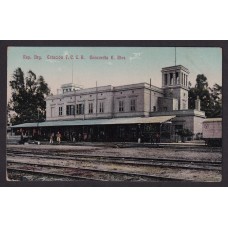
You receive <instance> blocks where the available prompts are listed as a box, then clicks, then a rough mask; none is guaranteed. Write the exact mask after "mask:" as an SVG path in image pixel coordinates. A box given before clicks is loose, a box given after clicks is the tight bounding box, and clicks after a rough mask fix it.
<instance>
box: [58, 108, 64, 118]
mask: <svg viewBox="0 0 228 228" xmlns="http://www.w3.org/2000/svg"><path fill="white" fill-rule="evenodd" d="M62 115H63V107H59V116H62Z"/></svg>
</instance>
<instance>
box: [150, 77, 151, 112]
mask: <svg viewBox="0 0 228 228" xmlns="http://www.w3.org/2000/svg"><path fill="white" fill-rule="evenodd" d="M150 113H151V78H150Z"/></svg>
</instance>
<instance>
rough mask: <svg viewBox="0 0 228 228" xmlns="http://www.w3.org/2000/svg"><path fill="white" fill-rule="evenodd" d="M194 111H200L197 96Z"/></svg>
mask: <svg viewBox="0 0 228 228" xmlns="http://www.w3.org/2000/svg"><path fill="white" fill-rule="evenodd" d="M195 109H196V110H198V111H200V99H199V96H197V99H196V100H195Z"/></svg>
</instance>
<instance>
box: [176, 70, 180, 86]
mask: <svg viewBox="0 0 228 228" xmlns="http://www.w3.org/2000/svg"><path fill="white" fill-rule="evenodd" d="M176 84H180V77H179V73H178V72H176Z"/></svg>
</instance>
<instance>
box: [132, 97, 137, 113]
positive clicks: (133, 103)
mask: <svg viewBox="0 0 228 228" xmlns="http://www.w3.org/2000/svg"><path fill="white" fill-rule="evenodd" d="M135 106H136V100H131V111H132V112H134V111H135V110H136V108H135Z"/></svg>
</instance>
